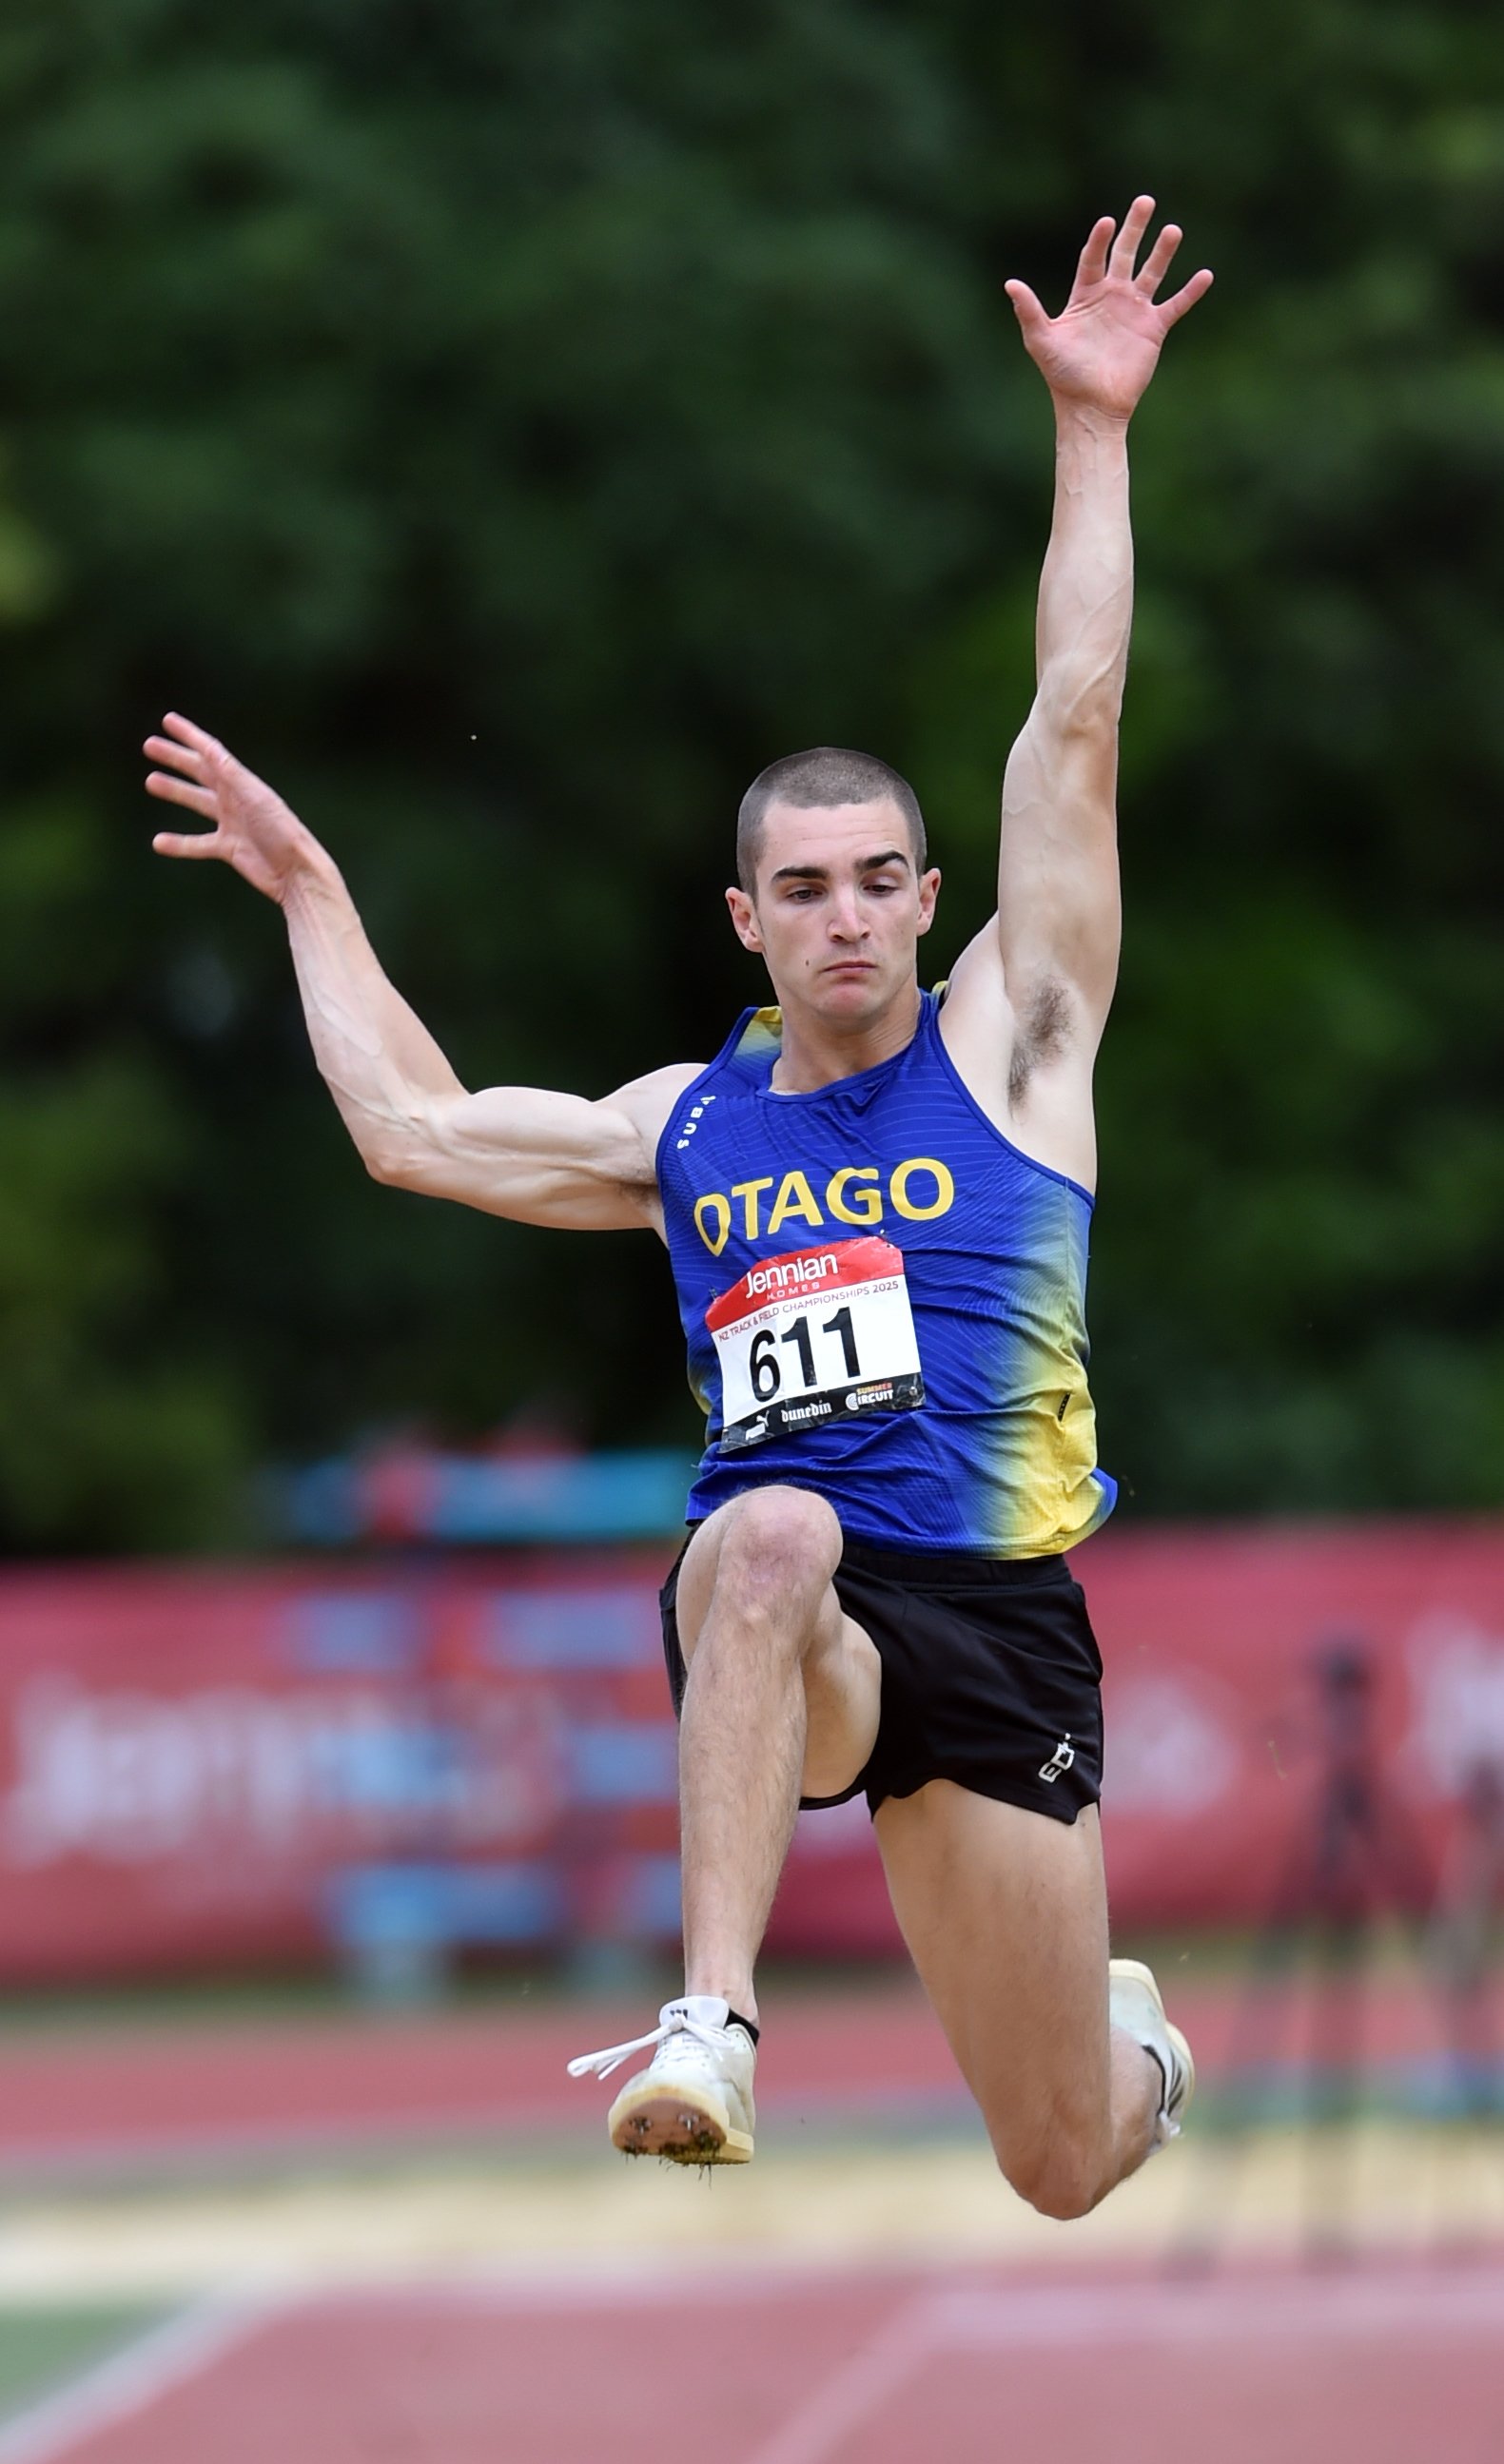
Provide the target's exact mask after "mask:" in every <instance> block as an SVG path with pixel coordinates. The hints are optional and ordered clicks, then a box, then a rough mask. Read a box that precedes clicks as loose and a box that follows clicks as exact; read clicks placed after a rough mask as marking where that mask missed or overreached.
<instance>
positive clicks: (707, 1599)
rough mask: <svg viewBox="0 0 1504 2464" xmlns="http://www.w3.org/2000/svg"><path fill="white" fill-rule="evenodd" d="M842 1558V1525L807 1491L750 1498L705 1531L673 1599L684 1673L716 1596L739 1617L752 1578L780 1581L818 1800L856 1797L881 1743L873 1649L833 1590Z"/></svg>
mask: <svg viewBox="0 0 1504 2464" xmlns="http://www.w3.org/2000/svg"><path fill="white" fill-rule="evenodd" d="M840 1556H841V1529H840V1525H839V1523H838V1522H837V1521H836V1518H835V1516H834V1514H833V1512H832V1511H831V1509H830V1508H829V1507H828V1506H826V1505H825V1503H824V1501H823V1500H822V1499H820V1498H817V1497H814V1496H812V1495H811V1494H810V1493H809V1492H808V1491H807V1490H805V1489H797V1488H785V1487H779V1486H774V1485H770V1486H768V1487H767V1488H762V1489H754V1490H752V1491H750V1492H749V1494H748V1495H747V1496H745V1497H740V1498H734V1499H733V1500H732V1502H731V1503H730V1504H729V1505H728V1506H722V1507H718V1508H717V1510H716V1512H715V1513H714V1514H712V1515H710V1516H709V1517H708V1518H707V1520H706V1521H705V1522H703V1523H702V1524H700V1526H699V1528H698V1529H697V1531H696V1533H695V1535H694V1537H693V1539H692V1540H691V1541H690V1544H689V1547H688V1548H687V1550H686V1551H685V1552H684V1555H683V1558H682V1559H681V1561H680V1564H679V1576H678V1586H677V1590H676V1593H675V1620H676V1623H677V1626H678V1635H679V1649H680V1651H681V1652H682V1653H683V1655H684V1661H685V1665H686V1667H688V1666H689V1665H690V1664H691V1663H692V1662H693V1660H694V1655H695V1650H696V1646H697V1643H698V1641H699V1639H700V1636H701V1634H702V1633H703V1631H704V1627H705V1622H706V1619H707V1617H709V1616H710V1613H711V1607H712V1603H713V1602H716V1600H717V1592H718V1586H719V1588H720V1600H719V1606H720V1607H722V1608H724V1609H725V1610H726V1612H727V1613H728V1614H729V1615H732V1616H735V1614H736V1611H737V1607H738V1604H739V1601H740V1600H741V1598H742V1597H743V1596H744V1595H745V1593H746V1590H747V1589H748V1577H749V1574H750V1573H752V1571H753V1570H754V1569H758V1570H760V1571H766V1570H769V1569H772V1570H775V1571H776V1576H777V1580H776V1586H775V1588H776V1591H777V1595H778V1597H779V1600H780V1603H781V1605H782V1606H783V1607H784V1608H785V1611H786V1614H787V1616H788V1617H789V1618H790V1619H791V1621H792V1623H793V1625H794V1627H795V1628H796V1629H797V1631H796V1635H795V1638H794V1639H796V1641H797V1643H798V1646H799V1650H800V1656H801V1670H802V1674H803V1678H804V1688H805V1704H806V1709H807V1717H808V1732H807V1743H806V1749H805V1763H804V1771H803V1775H802V1778H801V1782H800V1787H801V1793H803V1794H804V1795H806V1796H812V1797H820V1796H838V1795H839V1794H840V1793H841V1792H842V1790H843V1789H848V1788H850V1787H851V1785H852V1781H853V1780H854V1779H855V1778H856V1775H857V1773H858V1772H859V1771H862V1770H863V1769H864V1768H865V1766H866V1764H867V1761H868V1759H869V1757H870V1755H871V1753H872V1749H873V1747H874V1743H875V1742H876V1737H877V1721H878V1714H879V1710H880V1707H881V1695H882V1663H881V1661H879V1659H878V1657H877V1652H876V1648H875V1646H874V1643H873V1642H872V1640H871V1639H870V1637H869V1636H868V1634H867V1632H866V1630H865V1628H863V1627H862V1626H860V1625H858V1624H857V1622H856V1619H855V1618H854V1617H848V1616H847V1615H846V1614H845V1611H844V1610H843V1609H842V1607H841V1603H840V1601H839V1599H838V1598H837V1597H836V1593H835V1587H834V1584H833V1582H832V1581H831V1576H832V1574H833V1573H834V1571H835V1568H836V1566H837V1565H838V1564H839V1563H840Z"/></svg>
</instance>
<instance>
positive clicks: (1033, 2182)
mask: <svg viewBox="0 0 1504 2464" xmlns="http://www.w3.org/2000/svg"><path fill="white" fill-rule="evenodd" d="M998 2166H999V2168H1000V2170H1001V2171H1002V2173H1003V2174H1004V2176H1005V2177H1006V2180H1007V2181H1008V2182H1009V2183H1010V2184H1011V2185H1012V2187H1013V2189H1015V2190H1016V2191H1017V2192H1018V2195H1019V2197H1020V2198H1021V2199H1027V2200H1028V2204H1029V2206H1030V2207H1031V2208H1037V2209H1038V2211H1039V2213H1040V2214H1041V2215H1042V2216H1052V2217H1053V2218H1054V2219H1055V2221H1056V2222H1057V2223H1059V2224H1071V2223H1073V2221H1074V2220H1075V2218H1076V2217H1078V2216H1089V2215H1090V2214H1091V2212H1092V2210H1093V2209H1094V2208H1095V2207H1097V2206H1099V2205H1100V2203H1101V2201H1102V2200H1103V2199H1104V2198H1105V2197H1106V2195H1107V2190H1108V2188H1109V2184H1108V2179H1107V2174H1106V2169H1105V2167H1104V2166H1103V2165H1102V2163H1101V2162H1100V2160H1099V2159H1098V2157H1097V2155H1096V2153H1095V2149H1087V2148H1085V2147H1079V2148H1078V2147H1073V2146H1071V2145H1065V2146H1061V2147H1051V2148H1049V2149H1047V2150H1040V2151H1036V2152H1034V2153H1032V2154H1030V2155H1028V2156H1027V2157H1017V2156H1013V2157H1008V2156H1004V2155H999V2157H998Z"/></svg>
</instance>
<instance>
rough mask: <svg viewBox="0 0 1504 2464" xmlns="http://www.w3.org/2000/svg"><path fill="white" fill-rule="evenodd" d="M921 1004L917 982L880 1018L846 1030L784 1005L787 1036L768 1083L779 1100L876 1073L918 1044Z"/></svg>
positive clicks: (793, 1004)
mask: <svg viewBox="0 0 1504 2464" xmlns="http://www.w3.org/2000/svg"><path fill="white" fill-rule="evenodd" d="M921 1005H922V1004H921V998H920V993H919V987H918V980H917V979H915V978H913V977H911V978H910V979H909V981H908V982H907V983H906V984H904V985H903V987H902V988H901V990H900V991H899V992H898V993H896V995H895V997H894V999H893V1000H892V1001H891V1002H890V1003H889V1004H888V1007H887V1008H886V1009H885V1010H883V1011H882V1012H881V1013H880V1014H879V1016H878V1017H876V1018H868V1019H864V1020H862V1021H861V1023H859V1024H858V1023H854V1022H853V1023H852V1024H850V1025H847V1024H844V1023H839V1022H832V1021H831V1020H829V1019H828V1018H818V1017H814V1016H812V1015H811V1014H810V1012H809V1011H808V1010H803V1009H801V1008H800V1007H799V1005H798V1004H797V1003H796V1002H789V1001H785V1002H784V1003H783V1005H782V1006H783V1021H784V1031H783V1038H782V1042H781V1044H780V1047H779V1054H778V1058H777V1060H776V1061H775V1062H774V1064H773V1072H772V1076H771V1078H770V1079H769V1081H768V1084H769V1086H770V1087H771V1089H772V1090H773V1093H774V1094H775V1095H813V1094H815V1093H817V1092H818V1090H819V1089H820V1088H822V1087H832V1086H834V1084H835V1083H836V1081H837V1079H840V1078H854V1077H856V1076H857V1074H858V1073H859V1072H860V1071H861V1070H863V1069H875V1068H876V1067H877V1066H878V1064H879V1062H883V1061H891V1060H892V1059H893V1057H894V1054H895V1053H896V1052H902V1051H903V1050H904V1049H905V1047H906V1046H907V1045H911V1044H912V1043H913V1042H914V1038H915V1036H916V1034H917V1033H918V1024H919V1013H920V1008H921Z"/></svg>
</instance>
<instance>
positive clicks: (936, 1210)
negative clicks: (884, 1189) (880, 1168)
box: [888, 1155, 956, 1223]
mask: <svg viewBox="0 0 1504 2464" xmlns="http://www.w3.org/2000/svg"><path fill="white" fill-rule="evenodd" d="M911 1172H927V1173H928V1174H929V1175H930V1177H931V1178H932V1179H933V1181H934V1183H935V1199H934V1203H933V1204H932V1205H930V1206H916V1205H915V1203H914V1200H913V1199H911V1198H910V1196H909V1175H910V1173H911ZM888 1190H889V1195H890V1196H891V1198H892V1199H893V1202H894V1204H895V1206H896V1208H897V1210H898V1212H899V1214H900V1215H906V1216H907V1217H908V1218H909V1221H910V1222H911V1223H927V1222H928V1221H930V1219H931V1217H932V1216H935V1215H944V1214H946V1213H948V1211H949V1209H950V1208H951V1207H952V1206H954V1204H955V1202H956V1184H955V1182H954V1181H953V1180H952V1178H951V1177H950V1174H949V1173H948V1172H947V1171H946V1169H945V1166H944V1165H943V1164H942V1163H938V1162H937V1161H936V1159H935V1157H934V1156H933V1155H910V1157H909V1160H908V1162H907V1163H900V1164H897V1165H896V1166H895V1169H894V1175H893V1178H892V1179H891V1180H890V1182H889V1183H888Z"/></svg>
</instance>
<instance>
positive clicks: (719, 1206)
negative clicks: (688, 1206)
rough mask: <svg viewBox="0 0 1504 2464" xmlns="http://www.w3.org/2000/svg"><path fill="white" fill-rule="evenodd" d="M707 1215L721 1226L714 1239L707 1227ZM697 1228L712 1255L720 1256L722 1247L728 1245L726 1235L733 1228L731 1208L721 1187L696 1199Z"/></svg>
mask: <svg viewBox="0 0 1504 2464" xmlns="http://www.w3.org/2000/svg"><path fill="white" fill-rule="evenodd" d="M707 1215H708V1216H710V1217H711V1218H712V1219H713V1220H714V1221H716V1222H717V1223H718V1225H719V1231H718V1233H717V1235H716V1237H715V1238H714V1239H712V1237H711V1235H710V1234H709V1233H708V1232H707V1231H706V1229H705V1218H706V1216H707ZM695 1229H696V1231H697V1233H698V1234H699V1237H700V1239H701V1240H702V1241H703V1242H704V1243H705V1246H706V1248H707V1249H708V1250H709V1251H710V1254H711V1256H712V1257H713V1258H719V1255H720V1253H721V1251H722V1249H723V1248H724V1247H725V1245H726V1235H727V1233H728V1232H729V1231H730V1229H731V1209H730V1207H729V1206H728V1205H727V1203H726V1200H725V1199H723V1198H722V1197H721V1195H720V1192H719V1189H713V1190H712V1191H711V1193H710V1196H709V1197H708V1198H697V1199H696V1200H695Z"/></svg>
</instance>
